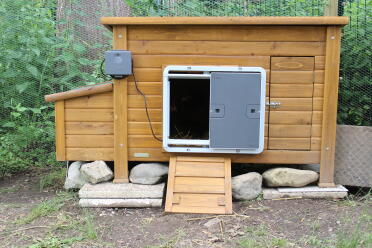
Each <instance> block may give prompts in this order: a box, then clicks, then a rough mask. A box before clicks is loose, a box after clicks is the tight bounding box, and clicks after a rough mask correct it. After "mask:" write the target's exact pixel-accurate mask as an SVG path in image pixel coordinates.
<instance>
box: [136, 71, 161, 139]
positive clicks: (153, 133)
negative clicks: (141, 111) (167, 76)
mask: <svg viewBox="0 0 372 248" xmlns="http://www.w3.org/2000/svg"><path fill="white" fill-rule="evenodd" d="M132 75H133V79H134V85H135V87H136V90H137V92H138V93H139V94H141V95H142V96H143V101H144V103H145V110H146V115H147V120H148V122H149V126H150V129H151V133H152V136H154V138H155V139H156V140H158V141H160V142H162V141H163V140H162V139H161V138H159V137H157V136H156V134H155V132H154V128H153V126H152V123H151V119H150V115H149V110H148V108H147V98H146V95H145V94H144V93H143V92H142V91H141V90H140V89H139V88H138V84H137V80H136V76H135V75H134V70H133V74H132Z"/></svg>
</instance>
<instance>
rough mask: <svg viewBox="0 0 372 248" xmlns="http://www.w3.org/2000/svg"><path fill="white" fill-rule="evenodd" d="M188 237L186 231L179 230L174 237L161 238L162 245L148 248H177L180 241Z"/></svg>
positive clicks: (147, 247) (148, 247)
mask: <svg viewBox="0 0 372 248" xmlns="http://www.w3.org/2000/svg"><path fill="white" fill-rule="evenodd" d="M185 235H186V233H185V231H184V230H182V229H181V228H179V229H177V230H176V232H175V234H174V235H173V237H171V238H166V237H161V240H162V243H161V244H160V245H155V246H146V248H175V247H176V244H177V243H178V241H179V240H180V239H181V238H182V237H184V236H185Z"/></svg>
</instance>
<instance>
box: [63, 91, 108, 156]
mask: <svg viewBox="0 0 372 248" xmlns="http://www.w3.org/2000/svg"><path fill="white" fill-rule="evenodd" d="M64 112H65V133H66V138H65V143H66V160H83V161H91V160H107V161H111V160H113V159H114V114H113V93H112V92H106V93H100V94H95V95H91V96H83V97H78V98H73V99H68V100H65V109H64Z"/></svg>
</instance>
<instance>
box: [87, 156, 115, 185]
mask: <svg viewBox="0 0 372 248" xmlns="http://www.w3.org/2000/svg"><path fill="white" fill-rule="evenodd" d="M80 171H81V173H82V174H83V175H84V177H85V179H86V180H87V181H89V182H90V183H93V184H96V183H100V182H106V181H108V180H110V179H112V178H113V177H114V173H112V171H111V169H110V168H109V167H108V166H107V165H106V163H105V162H104V161H94V162H92V163H87V164H83V165H82V166H81V168H80Z"/></svg>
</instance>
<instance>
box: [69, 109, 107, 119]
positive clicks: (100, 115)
mask: <svg viewBox="0 0 372 248" xmlns="http://www.w3.org/2000/svg"><path fill="white" fill-rule="evenodd" d="M65 121H68V122H80V121H81V122H113V121H114V112H113V110H112V109H66V110H65Z"/></svg>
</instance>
